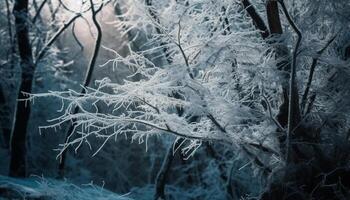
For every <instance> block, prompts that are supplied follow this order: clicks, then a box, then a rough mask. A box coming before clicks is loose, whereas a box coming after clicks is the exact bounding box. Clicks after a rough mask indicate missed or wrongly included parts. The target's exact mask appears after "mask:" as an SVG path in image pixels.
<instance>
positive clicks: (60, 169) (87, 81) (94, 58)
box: [58, 0, 103, 178]
mask: <svg viewBox="0 0 350 200" xmlns="http://www.w3.org/2000/svg"><path fill="white" fill-rule="evenodd" d="M90 4H91V13H92V21H93V23H94V25H95V28H96V30H97V38H96V41H95V46H94V52H93V54H92V56H91V59H90V63H89V66H88V69H87V72H86V76H85V79H84V83H83V86H84V87H87V86H88V85H89V84H90V82H91V78H92V73H93V71H94V67H95V64H96V61H97V57H98V53H99V50H100V46H101V42H102V28H101V26H100V23H99V22H98V20H97V14H98V13H99V12H100V11H101V9H102V7H103V5H101V6H100V7H99V8H98V9H95V8H94V5H93V1H92V0H90ZM85 93H86V90H85V88H83V89H82V91H81V95H84V94H85ZM78 112H79V107H75V109H74V111H73V114H76V113H78ZM75 126H76V123H75V120H73V122H72V124H71V125H70V126H69V129H68V132H67V133H66V137H65V143H66V144H67V143H68V142H69V139H70V137H71V135H72V134H73V132H74V128H75ZM66 157H67V149H65V150H64V151H63V152H62V155H61V159H60V163H59V165H58V173H59V174H58V176H59V178H63V177H64V173H65V172H64V168H65V164H66Z"/></svg>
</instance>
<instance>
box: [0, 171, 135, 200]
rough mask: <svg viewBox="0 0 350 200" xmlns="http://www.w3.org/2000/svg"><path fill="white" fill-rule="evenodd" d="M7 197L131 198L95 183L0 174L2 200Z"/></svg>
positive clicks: (61, 199) (62, 199)
mask: <svg viewBox="0 0 350 200" xmlns="http://www.w3.org/2000/svg"><path fill="white" fill-rule="evenodd" d="M5 199H28V200H29V199H31V200H49V199H50V200H91V199H94V200H131V198H129V197H128V194H126V195H118V194H115V193H113V192H110V191H108V190H105V189H103V188H101V187H99V186H95V185H93V184H86V185H81V186H77V185H74V184H72V183H69V182H68V181H58V180H54V179H46V178H42V177H30V178H26V179H17V178H10V177H6V176H0V200H5Z"/></svg>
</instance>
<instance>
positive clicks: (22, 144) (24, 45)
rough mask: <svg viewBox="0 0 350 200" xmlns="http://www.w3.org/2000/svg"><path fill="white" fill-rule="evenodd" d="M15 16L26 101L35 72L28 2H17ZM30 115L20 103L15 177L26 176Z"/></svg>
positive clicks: (14, 146)
mask: <svg viewBox="0 0 350 200" xmlns="http://www.w3.org/2000/svg"><path fill="white" fill-rule="evenodd" d="M13 14H14V16H15V25H16V35H17V44H18V51H19V54H20V59H21V61H20V65H21V69H22V74H21V84H20V88H19V91H18V99H24V98H26V97H25V95H24V94H23V93H22V92H25V93H30V92H31V90H32V81H33V76H34V70H35V67H34V63H33V57H32V47H31V44H30V41H29V31H28V24H27V20H28V0H16V1H15V5H14V8H13ZM29 115H30V106H29V104H28V105H26V102H25V101H18V103H17V106H16V113H15V119H14V120H15V121H14V127H13V130H12V135H11V161H10V170H9V175H10V176H13V177H25V176H26V136H27V125H28V119H29Z"/></svg>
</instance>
